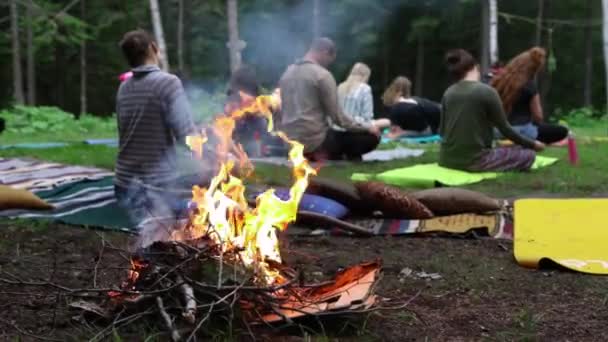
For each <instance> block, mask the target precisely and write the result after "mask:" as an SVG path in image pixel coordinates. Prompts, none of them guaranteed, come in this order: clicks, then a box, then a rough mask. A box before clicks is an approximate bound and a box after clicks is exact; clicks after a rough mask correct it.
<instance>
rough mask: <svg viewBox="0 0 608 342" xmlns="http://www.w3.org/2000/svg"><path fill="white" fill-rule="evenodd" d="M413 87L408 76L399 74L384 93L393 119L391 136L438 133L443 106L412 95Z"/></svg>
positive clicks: (385, 103)
mask: <svg viewBox="0 0 608 342" xmlns="http://www.w3.org/2000/svg"><path fill="white" fill-rule="evenodd" d="M411 87H412V83H411V82H410V80H409V79H408V78H407V77H404V76H398V77H397V78H395V80H393V82H392V83H391V85H390V86H389V87H388V88H387V89H386V91H385V92H384V95H382V102H383V103H384V105H385V106H386V108H387V112H388V117H389V119H390V121H391V132H390V133H389V135H388V137H389V138H392V139H395V138H399V137H402V136H425V135H431V134H436V133H437V129H438V127H439V117H440V115H441V107H440V106H439V104H438V103H436V102H433V101H430V100H427V99H424V98H420V97H413V96H411Z"/></svg>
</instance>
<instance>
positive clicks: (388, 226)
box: [306, 213, 513, 240]
mask: <svg viewBox="0 0 608 342" xmlns="http://www.w3.org/2000/svg"><path fill="white" fill-rule="evenodd" d="M347 222H348V223H351V224H354V225H356V226H358V227H361V228H363V229H364V230H366V231H368V232H369V233H371V234H372V235H376V236H382V235H391V236H401V235H410V234H424V233H445V234H456V235H463V234H464V235H466V234H469V233H472V232H473V233H474V232H478V231H481V232H482V233H483V234H484V235H488V236H490V237H492V238H495V239H504V240H513V222H512V218H511V216H510V215H509V214H508V213H493V214H484V215H482V214H458V215H450V216H442V217H435V218H431V219H428V220H398V219H349V220H348V221H347ZM310 234H312V235H351V234H350V233H349V232H347V231H345V230H343V229H341V228H340V227H335V228H332V229H329V230H325V229H317V230H314V231H312V233H310ZM306 235H308V234H306Z"/></svg>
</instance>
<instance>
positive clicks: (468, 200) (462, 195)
mask: <svg viewBox="0 0 608 342" xmlns="http://www.w3.org/2000/svg"><path fill="white" fill-rule="evenodd" d="M410 196H412V197H413V198H415V199H417V200H418V201H420V202H421V203H422V204H424V205H425V206H426V207H427V208H429V209H430V210H431V211H432V212H433V213H434V214H435V215H455V214H462V213H486V212H491V211H497V210H500V202H499V201H498V200H496V199H494V198H491V197H489V196H487V195H485V194H482V193H480V192H476V191H471V190H465V189H458V188H437V189H429V190H423V191H418V192H414V193H412V194H410Z"/></svg>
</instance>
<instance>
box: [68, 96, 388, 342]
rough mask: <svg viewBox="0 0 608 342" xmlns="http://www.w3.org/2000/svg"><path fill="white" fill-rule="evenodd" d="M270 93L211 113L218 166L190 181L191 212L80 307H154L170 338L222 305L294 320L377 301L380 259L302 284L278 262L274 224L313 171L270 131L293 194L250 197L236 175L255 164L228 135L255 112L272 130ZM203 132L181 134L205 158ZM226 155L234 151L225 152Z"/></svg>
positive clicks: (299, 151) (289, 217)
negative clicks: (282, 148) (207, 177)
mask: <svg viewBox="0 0 608 342" xmlns="http://www.w3.org/2000/svg"><path fill="white" fill-rule="evenodd" d="M275 101H276V99H275V98H273V97H271V96H261V97H258V98H256V99H255V100H254V101H253V102H251V103H248V104H242V106H241V109H239V110H236V111H234V112H233V113H231V114H230V115H228V116H222V117H219V118H218V119H216V120H215V121H214V123H213V126H212V131H213V132H214V135H215V138H216V139H217V138H219V142H218V144H217V151H216V152H217V156H218V165H217V170H218V172H217V174H216V176H215V177H213V179H212V180H211V182H210V184H209V186H208V187H199V186H194V188H193V189H192V200H191V203H192V204H193V209H192V212H191V213H190V216H189V218H188V220H187V221H183V222H177V223H174V224H173V225H172V227H171V228H170V234H168V238H166V239H163V240H158V241H154V242H153V243H151V244H149V245H145V246H140V248H139V249H138V250H137V251H136V252H135V253H134V254H133V256H132V257H131V269H130V270H129V273H128V275H127V277H126V279H125V281H124V282H123V283H122V285H121V286H120V289H119V290H116V291H111V292H109V293H108V294H107V298H106V300H105V302H104V303H103V305H101V306H93V305H84V304H82V303H80V304H78V305H77V307H79V308H81V309H84V310H86V311H91V312H95V313H97V314H98V315H102V316H104V317H106V318H112V317H113V316H114V315H116V314H117V313H122V312H125V311H126V312H142V313H146V314H148V313H150V314H151V313H156V314H157V315H158V316H159V317H161V321H162V322H163V325H164V328H165V329H166V330H167V331H168V332H169V333H170V334H171V337H172V339H173V340H181V339H184V338H186V337H187V339H190V338H192V337H193V336H196V334H197V331H199V329H201V327H202V326H203V325H204V324H205V323H206V322H209V321H210V320H212V317H217V314H220V313H223V314H225V317H228V319H230V320H231V319H234V317H237V316H238V317H240V318H242V320H243V322H244V323H245V324H247V326H249V325H261V324H276V323H288V324H291V323H292V322H293V320H295V319H298V318H302V317H310V316H320V315H328V314H332V315H335V314H339V313H343V312H349V313H352V312H361V311H365V310H368V309H370V308H371V307H372V306H373V305H374V304H375V302H376V297H375V295H374V294H373V292H374V287H375V284H376V283H377V281H378V280H379V275H380V263H379V262H377V261H376V262H370V263H364V264H360V265H356V266H353V267H350V268H347V269H344V270H342V271H340V272H338V273H337V274H336V276H335V277H334V279H332V280H330V281H327V282H325V283H320V284H309V283H307V281H306V276H305V275H304V274H303V273H302V272H300V271H297V270H294V269H292V268H290V267H288V266H287V265H285V264H283V262H282V259H281V253H280V247H279V238H278V235H277V234H278V231H283V230H285V229H287V227H288V225H289V224H290V223H292V222H294V221H295V220H296V216H297V212H298V205H299V202H300V200H301V198H302V196H303V195H304V193H305V191H306V188H307V186H308V183H309V178H310V177H311V176H314V175H315V174H316V170H315V169H313V168H312V167H311V166H310V164H309V163H308V161H307V160H306V158H304V154H303V152H304V148H303V146H302V145H301V144H300V143H298V142H297V141H293V140H290V139H289V138H287V137H286V136H285V135H284V134H282V133H280V132H279V133H273V134H276V135H278V136H279V137H281V138H282V139H283V140H284V141H285V142H286V143H287V144H289V146H290V151H289V160H290V162H291V165H292V173H293V179H294V181H293V184H292V185H291V187H290V189H289V198H288V199H286V200H282V199H280V198H278V197H277V196H276V195H275V193H274V190H272V189H270V190H268V191H266V192H264V193H262V194H261V195H259V196H257V198H256V200H255V203H254V204H253V203H248V201H247V198H246V195H245V192H246V187H245V185H244V182H243V179H241V178H239V176H241V177H243V176H244V177H247V176H248V175H250V174H251V172H252V171H253V167H252V165H251V163H250V161H249V160H248V159H247V155H246V154H245V152H244V151H243V149H242V148H241V147H240V146H238V145H236V144H234V143H233V142H232V138H231V137H232V131H233V129H234V127H235V120H238V119H239V118H242V117H243V116H244V115H246V114H247V113H259V114H261V115H263V116H264V117H265V118H266V119H267V120H268V131H269V132H272V130H273V127H272V114H271V108H272V107H273V106H274V105H275V104H276V102H275ZM207 141H208V138H207V136H206V135H204V134H201V135H200V136H192V137H189V138H188V140H187V143H188V145H189V146H190V147H191V149H192V151H193V153H194V155H195V156H196V157H197V158H202V157H203V150H204V149H203V144H205V143H206V142H207ZM230 154H232V155H235V156H236V157H237V158H236V160H235V159H231V160H229V159H228V158H227V156H228V155H230ZM237 171H238V172H237ZM237 174H238V175H237ZM151 308H152V309H151ZM237 312H238V315H237Z"/></svg>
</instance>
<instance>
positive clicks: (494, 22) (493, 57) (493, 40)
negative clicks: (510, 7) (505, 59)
mask: <svg viewBox="0 0 608 342" xmlns="http://www.w3.org/2000/svg"><path fill="white" fill-rule="evenodd" d="M488 2H489V4H488V5H489V6H488V10H489V20H490V23H489V24H490V25H489V26H490V33H489V38H490V41H489V45H490V65H492V64H494V63H496V62H498V7H497V4H496V0H488Z"/></svg>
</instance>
